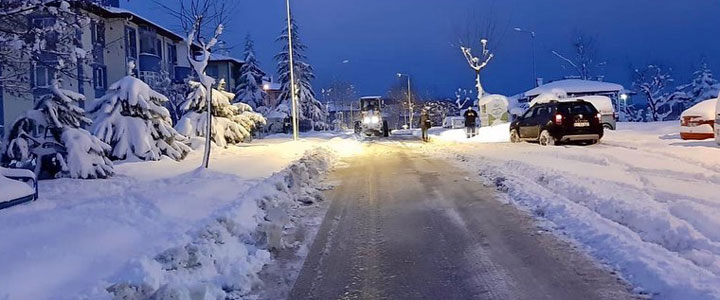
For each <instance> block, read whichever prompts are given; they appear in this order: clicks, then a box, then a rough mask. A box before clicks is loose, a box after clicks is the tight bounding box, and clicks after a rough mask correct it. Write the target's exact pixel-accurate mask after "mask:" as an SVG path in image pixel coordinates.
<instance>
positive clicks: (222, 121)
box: [175, 81, 265, 147]
mask: <svg viewBox="0 0 720 300" xmlns="http://www.w3.org/2000/svg"><path fill="white" fill-rule="evenodd" d="M189 84H190V88H191V90H192V91H191V92H190V94H189V95H188V96H187V98H186V99H185V102H183V103H182V104H181V105H180V109H181V111H182V112H183V116H182V118H181V119H180V121H178V124H177V125H176V126H175V128H176V129H177V130H178V132H180V133H182V134H184V135H186V136H188V137H205V128H206V125H207V115H206V113H205V112H206V111H207V101H206V99H207V96H206V95H207V90H206V89H205V87H204V86H203V85H202V84H200V83H198V82H194V81H190V82H189ZM212 98H213V99H212V108H213V109H212V112H213V118H212V133H213V136H212V141H213V142H215V144H216V145H218V146H220V147H225V146H227V145H228V144H238V143H242V142H244V141H246V140H247V139H250V138H252V133H253V131H254V130H255V129H256V128H257V127H258V126H261V125H265V118H264V117H263V116H262V115H261V114H258V113H255V112H254V111H253V109H252V107H250V106H249V105H247V104H245V103H235V104H231V103H230V102H231V101H232V99H233V98H235V95H234V94H233V93H230V92H226V91H224V90H222V89H221V90H217V89H213V92H212Z"/></svg>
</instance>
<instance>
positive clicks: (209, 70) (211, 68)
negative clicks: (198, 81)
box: [206, 66, 220, 78]
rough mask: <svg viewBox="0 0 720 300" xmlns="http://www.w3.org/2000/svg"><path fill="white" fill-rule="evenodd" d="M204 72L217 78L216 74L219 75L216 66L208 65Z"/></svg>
mask: <svg viewBox="0 0 720 300" xmlns="http://www.w3.org/2000/svg"><path fill="white" fill-rule="evenodd" d="M206 73H207V75H208V76H210V77H212V78H218V75H220V72H219V71H218V66H208V67H207V72H206Z"/></svg>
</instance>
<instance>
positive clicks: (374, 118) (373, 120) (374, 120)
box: [370, 116, 380, 123]
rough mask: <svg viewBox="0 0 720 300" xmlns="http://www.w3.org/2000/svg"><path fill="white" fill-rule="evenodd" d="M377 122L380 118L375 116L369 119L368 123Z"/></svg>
mask: <svg viewBox="0 0 720 300" xmlns="http://www.w3.org/2000/svg"><path fill="white" fill-rule="evenodd" d="M378 122H380V118H378V117H377V116H372V117H370V123H378Z"/></svg>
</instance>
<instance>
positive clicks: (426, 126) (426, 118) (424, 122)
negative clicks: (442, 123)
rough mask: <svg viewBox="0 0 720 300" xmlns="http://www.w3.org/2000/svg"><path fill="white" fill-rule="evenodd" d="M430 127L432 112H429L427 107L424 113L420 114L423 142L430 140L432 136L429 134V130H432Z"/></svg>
mask: <svg viewBox="0 0 720 300" xmlns="http://www.w3.org/2000/svg"><path fill="white" fill-rule="evenodd" d="M430 127H432V122H431V121H430V113H428V111H427V109H423V111H422V114H420V129H422V139H423V142H429V141H430V137H429V136H428V130H430Z"/></svg>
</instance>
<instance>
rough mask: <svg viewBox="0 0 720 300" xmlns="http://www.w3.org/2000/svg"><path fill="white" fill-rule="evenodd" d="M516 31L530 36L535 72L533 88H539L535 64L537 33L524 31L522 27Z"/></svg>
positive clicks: (516, 28)
mask: <svg viewBox="0 0 720 300" xmlns="http://www.w3.org/2000/svg"><path fill="white" fill-rule="evenodd" d="M514 30H515V31H517V32H523V33H527V34H530V44H531V47H532V64H533V66H532V68H533V70H532V71H533V86H535V87H537V86H538V77H537V65H536V63H535V31H530V30H524V29H522V28H520V27H515V28H514Z"/></svg>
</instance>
